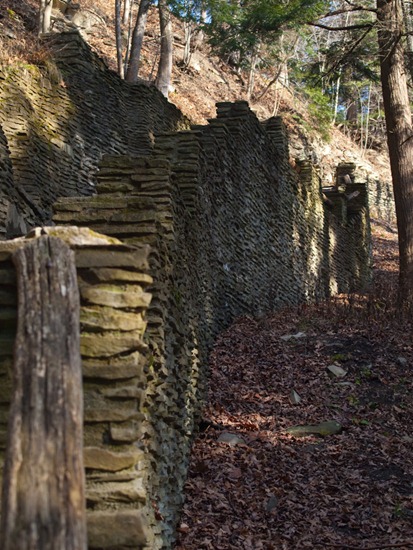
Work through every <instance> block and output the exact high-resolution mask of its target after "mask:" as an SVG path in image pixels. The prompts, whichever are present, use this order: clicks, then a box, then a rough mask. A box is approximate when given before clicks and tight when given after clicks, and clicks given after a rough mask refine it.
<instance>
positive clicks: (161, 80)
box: [155, 0, 173, 97]
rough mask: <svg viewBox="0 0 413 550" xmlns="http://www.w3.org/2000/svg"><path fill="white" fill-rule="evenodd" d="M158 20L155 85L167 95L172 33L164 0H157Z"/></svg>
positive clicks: (170, 68) (169, 17)
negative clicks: (159, 49) (157, 55)
mask: <svg viewBox="0 0 413 550" xmlns="http://www.w3.org/2000/svg"><path fill="white" fill-rule="evenodd" d="M158 9H159V22H160V28H161V53H160V56H159V65H158V74H157V76H156V80H155V86H156V87H157V88H158V90H159V91H160V92H161V93H162V94H163V95H164V96H165V97H168V94H169V86H170V84H171V76H172V55H173V35H172V22H171V14H170V12H169V7H168V4H167V2H166V0H158Z"/></svg>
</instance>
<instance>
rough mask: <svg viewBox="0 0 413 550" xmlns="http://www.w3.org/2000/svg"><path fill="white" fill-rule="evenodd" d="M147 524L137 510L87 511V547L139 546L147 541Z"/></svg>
mask: <svg viewBox="0 0 413 550" xmlns="http://www.w3.org/2000/svg"><path fill="white" fill-rule="evenodd" d="M147 531H148V526H147V525H146V519H145V516H144V515H143V513H142V512H141V511H139V510H116V511H114V510H105V511H101V512H100V511H99V512H88V513H87V532H88V545H89V548H91V549H93V548H100V549H104V550H106V549H109V548H112V549H116V548H119V547H122V546H130V547H132V548H140V547H141V546H144V545H145V544H146V541H147Z"/></svg>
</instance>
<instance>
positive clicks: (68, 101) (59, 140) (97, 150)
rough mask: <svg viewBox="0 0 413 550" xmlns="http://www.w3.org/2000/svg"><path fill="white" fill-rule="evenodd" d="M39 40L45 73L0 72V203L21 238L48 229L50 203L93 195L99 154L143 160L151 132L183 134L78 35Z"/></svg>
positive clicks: (160, 104)
mask: <svg viewBox="0 0 413 550" xmlns="http://www.w3.org/2000/svg"><path fill="white" fill-rule="evenodd" d="M45 40H46V45H47V46H48V47H49V48H50V50H51V55H52V59H50V60H47V61H45V64H44V66H43V67H40V68H39V67H36V66H32V65H21V66H13V67H9V68H5V69H2V70H1V71H0V104H1V109H0V202H1V197H2V196H4V197H5V200H8V201H9V202H10V203H11V204H13V205H14V208H15V209H16V213H14V218H16V214H18V215H19V221H16V220H15V221H14V223H13V227H14V228H15V229H16V227H17V228H20V229H18V231H15V233H16V232H19V234H24V233H25V232H26V230H27V229H28V228H30V227H32V226H35V225H43V224H47V223H49V222H50V220H51V207H52V203H53V202H54V201H55V200H56V198H58V197H61V196H82V195H91V194H93V193H94V174H95V172H96V167H97V164H98V162H99V160H100V159H101V156H102V154H105V153H113V154H131V155H140V154H147V153H149V152H150V151H151V148H152V145H153V135H154V133H157V132H163V131H169V130H176V129H180V128H185V127H188V121H187V120H186V119H185V118H184V117H183V115H182V114H181V112H180V111H179V110H178V109H177V108H176V107H175V106H174V105H172V104H171V103H168V101H167V100H166V99H165V98H164V97H163V96H162V94H160V93H159V92H158V91H157V90H156V89H155V88H152V87H148V86H145V85H143V84H133V85H132V84H126V83H125V82H122V81H121V80H120V79H119V77H118V76H117V75H116V74H115V73H113V72H111V71H109V70H108V69H107V68H106V66H105V65H104V63H103V61H101V60H100V59H99V58H98V57H97V56H96V55H95V54H93V53H92V51H91V50H90V48H89V46H88V45H87V44H86V43H85V42H84V41H83V39H82V38H81V37H80V35H79V34H78V33H77V32H75V31H74V32H67V33H63V34H53V35H50V36H49V37H47V38H46V39H45ZM16 219H17V218H16ZM3 220H4V218H2V224H3V227H4V225H5V222H4V221H3ZM1 233H3V234H4V230H3V231H2V230H1V228H0V236H1ZM6 235H7V236H8V237H10V236H13V231H11V232H7V233H6Z"/></svg>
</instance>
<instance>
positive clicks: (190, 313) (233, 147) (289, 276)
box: [54, 102, 370, 548]
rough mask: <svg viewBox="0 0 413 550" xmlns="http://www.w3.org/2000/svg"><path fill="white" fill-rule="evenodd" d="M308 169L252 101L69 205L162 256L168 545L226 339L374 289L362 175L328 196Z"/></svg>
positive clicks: (157, 297) (158, 306)
mask: <svg viewBox="0 0 413 550" xmlns="http://www.w3.org/2000/svg"><path fill="white" fill-rule="evenodd" d="M298 171H299V174H297V173H296V172H295V171H294V170H293V169H292V168H291V167H290V165H289V161H288V143H287V139H286V135H285V130H284V127H283V125H282V122H281V120H280V119H279V118H275V119H271V120H269V121H267V122H266V123H265V124H261V123H260V122H259V121H258V119H257V118H256V116H255V115H254V114H253V113H252V112H251V111H250V109H249V107H248V105H247V104H246V103H245V102H237V103H235V104H229V103H223V104H218V116H217V118H216V119H213V120H211V121H210V124H209V125H207V126H205V127H195V128H193V129H192V130H190V131H182V132H178V133H177V132H168V133H163V134H160V135H158V136H157V137H156V140H155V145H154V150H153V152H152V154H151V155H148V156H145V157H141V158H133V157H129V156H107V157H105V158H104V159H103V161H102V163H101V164H100V171H99V173H98V175H97V184H96V190H97V195H95V196H93V197H89V198H85V197H83V198H62V199H60V200H58V201H57V203H56V205H55V209H56V214H55V216H54V221H55V222H56V223H57V224H59V225H60V224H64V223H67V224H71V225H73V224H75V225H77V226H87V227H91V228H92V229H94V230H96V231H99V232H103V233H105V234H107V235H109V236H115V237H117V238H119V239H121V240H122V241H123V242H125V243H127V244H131V245H133V244H137V243H146V244H149V245H150V246H151V253H150V256H149V264H150V273H151V275H152V277H153V280H154V282H153V284H152V285H151V286H150V288H149V291H150V292H151V293H152V295H153V299H152V302H151V305H150V306H149V309H148V327H147V331H146V338H147V342H148V346H149V360H148V364H147V368H146V370H145V376H146V379H145V383H144V387H145V394H144V397H143V401H142V408H141V411H140V412H141V414H142V415H143V416H142V422H141V425H140V444H141V445H142V447H143V448H144V449H145V452H146V454H147V456H148V457H150V459H149V460H148V461H147V462H146V464H147V465H148V470H147V471H145V473H144V474H142V475H145V476H146V479H147V487H148V491H149V493H150V495H151V496H150V500H151V502H152V504H153V511H154V515H153V516H152V521H150V522H149V523H150V532H151V533H152V535H153V536H154V537H155V543H156V544H157V546H154V548H158V547H159V548H161V547H165V548H167V547H169V546H170V544H171V541H172V540H173V536H174V528H175V525H176V521H177V516H178V513H179V509H180V506H181V504H182V487H183V483H184V481H185V476H186V467H187V462H188V456H189V449H190V443H191V437H192V434H193V432H194V429H195V427H196V425H197V423H198V421H199V414H200V404H201V402H202V398H203V397H204V396H205V382H206V378H207V373H206V369H205V365H206V362H207V353H208V350H209V348H210V346H211V343H212V341H213V339H214V337H215V335H216V334H217V333H218V332H219V331H220V330H222V329H223V328H224V327H226V326H227V325H228V324H229V323H230V322H231V320H232V319H234V317H236V316H239V315H246V314H252V315H260V314H264V313H266V312H269V311H271V310H274V309H275V308H280V307H282V306H285V305H290V304H297V303H300V302H303V301H309V300H318V299H324V298H326V297H328V296H330V295H331V294H333V293H336V292H347V291H352V290H355V289H360V288H361V287H363V286H365V285H367V284H368V282H369V276H370V270H369V260H370V250H369V231H368V217H367V214H368V212H367V193H366V186H365V184H362V183H358V182H357V181H356V179H357V178H356V175H355V166H354V165H344V166H342V167H340V168H339V169H338V174H337V185H336V186H334V187H332V188H330V189H325V190H324V191H325V193H324V195H323V193H322V189H321V187H320V181H319V178H318V176H317V174H316V172H315V171H314V169H313V168H312V166H311V164H310V163H307V162H302V163H300V165H299V166H298ZM108 498H109V497H108Z"/></svg>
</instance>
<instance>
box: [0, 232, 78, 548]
mask: <svg viewBox="0 0 413 550" xmlns="http://www.w3.org/2000/svg"><path fill="white" fill-rule="evenodd" d="M13 261H14V263H15V265H16V272H17V279H18V296H19V306H18V326H17V337H16V343H15V361H14V373H13V374H14V394H13V398H12V404H11V410H10V421H9V427H8V445H7V454H6V462H5V467H4V478H3V495H2V517H1V537H0V541H1V542H0V547H1V549H2V550H86V547H87V545H86V521H85V497H84V469H83V458H82V423H83V418H82V416H83V415H82V410H83V399H82V378H81V364H80V351H79V294H78V287H77V281H76V270H75V266H74V254H73V252H72V251H71V250H70V249H69V247H68V246H67V245H66V244H65V243H63V241H61V240H60V239H56V238H53V237H40V238H39V239H36V240H34V241H33V242H31V243H29V244H27V245H26V246H24V247H23V248H21V249H19V250H18V251H17V252H15V254H14V256H13Z"/></svg>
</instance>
